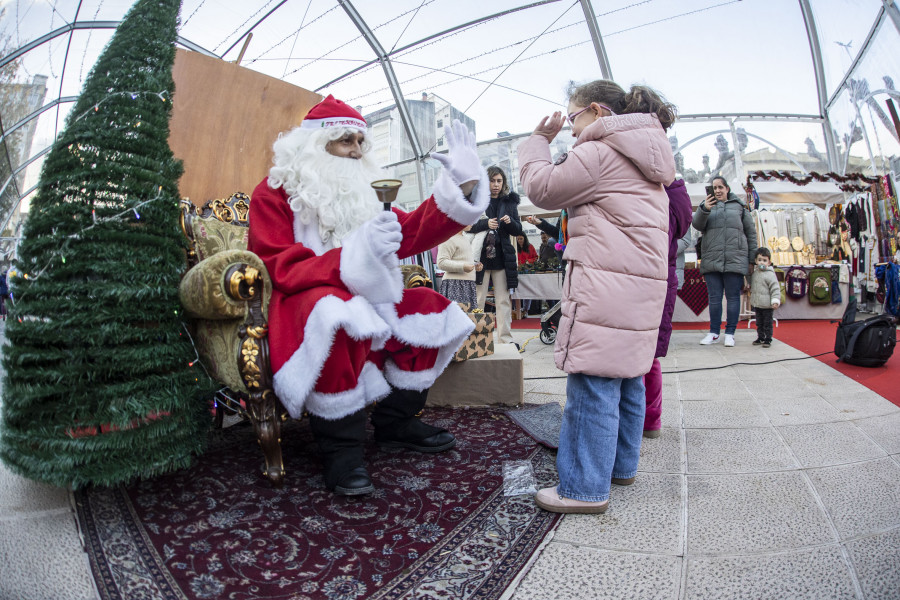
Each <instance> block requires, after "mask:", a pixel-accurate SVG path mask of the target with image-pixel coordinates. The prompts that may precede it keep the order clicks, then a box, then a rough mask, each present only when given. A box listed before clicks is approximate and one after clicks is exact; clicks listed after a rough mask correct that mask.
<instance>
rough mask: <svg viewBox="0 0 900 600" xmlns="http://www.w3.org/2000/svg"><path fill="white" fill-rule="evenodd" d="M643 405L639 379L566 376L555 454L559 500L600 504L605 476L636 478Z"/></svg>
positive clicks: (606, 493) (605, 487)
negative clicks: (564, 399)
mask: <svg viewBox="0 0 900 600" xmlns="http://www.w3.org/2000/svg"><path fill="white" fill-rule="evenodd" d="M646 405H647V404H646V400H645V398H644V379H643V377H631V378H629V379H610V378H608V377H595V376H593V375H584V374H581V373H570V374H569V378H568V381H567V383H566V408H565V410H564V411H563V419H562V428H561V429H560V432H559V452H558V453H557V455H556V470H557V472H558V473H559V486H558V487H557V492H558V493H559V495H560V496H563V497H565V498H571V499H573V500H584V501H585V502H603V501H604V500H607V499H608V498H609V485H610V478H611V477H615V478H617V479H628V478H629V477H634V476H635V475H636V474H637V468H638V460H639V459H640V456H641V436H642V435H643V431H644V410H645V409H646Z"/></svg>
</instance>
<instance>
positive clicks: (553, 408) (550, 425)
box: [506, 402, 563, 450]
mask: <svg viewBox="0 0 900 600" xmlns="http://www.w3.org/2000/svg"><path fill="white" fill-rule="evenodd" d="M562 414H563V410H562V406H560V405H559V403H558V402H548V403H547V404H541V405H539V406H534V407H527V408H521V409H518V410H508V411H506V416H508V417H509V418H510V419H512V421H513V422H514V423H516V424H517V425H518V426H519V427H521V428H522V429H524V430H525V432H526V433H527V434H528V435H530V436H531V437H532V438H534V440H535V441H536V442H538V443H539V444H543V445H544V446H547V447H548V448H552V449H554V450H556V449H557V448H559V430H560V428H561V427H562Z"/></svg>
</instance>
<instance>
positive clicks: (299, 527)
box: [76, 408, 559, 600]
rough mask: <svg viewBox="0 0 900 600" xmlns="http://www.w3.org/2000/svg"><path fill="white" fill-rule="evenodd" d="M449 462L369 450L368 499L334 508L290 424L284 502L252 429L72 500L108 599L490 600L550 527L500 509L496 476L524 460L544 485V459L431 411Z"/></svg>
mask: <svg viewBox="0 0 900 600" xmlns="http://www.w3.org/2000/svg"><path fill="white" fill-rule="evenodd" d="M425 420H426V421H427V422H430V423H433V424H435V425H439V426H442V427H446V428H448V429H450V430H451V431H452V432H453V433H454V434H455V435H456V437H457V440H458V442H457V445H456V447H455V448H453V449H452V450H448V451H447V452H443V453H440V454H420V453H416V452H412V451H406V450H380V449H378V447H377V446H376V445H375V444H374V441H372V439H371V438H372V436H371V431H370V432H369V440H370V441H369V445H368V447H367V449H366V453H367V454H366V455H367V460H368V468H369V473H370V475H371V478H372V480H373V483H374V484H375V486H376V492H375V493H374V494H371V495H369V496H361V497H355V498H346V497H338V496H334V495H333V494H331V493H330V492H328V491H327V490H326V489H325V487H324V484H323V481H322V477H321V474H320V473H321V472H320V463H319V460H318V458H317V456H316V453H315V443H314V442H313V441H312V434H311V433H310V431H309V427H308V425H307V424H306V423H305V422H303V423H297V422H290V423H286V425H287V426H286V427H285V430H284V431H283V435H282V448H283V451H284V456H285V468H286V470H287V475H286V477H285V485H284V487H283V488H282V489H276V488H274V487H272V486H271V485H270V484H269V483H268V481H267V480H265V479H264V478H263V477H262V475H261V474H260V471H261V468H262V453H261V451H260V449H259V446H258V445H257V443H256V438H255V436H254V433H253V429H252V427H250V426H249V425H248V424H241V425H236V426H234V427H230V428H228V429H225V430H222V431H216V432H214V434H213V436H212V440H211V442H210V445H209V448H208V450H207V451H206V453H205V454H204V455H203V456H201V457H200V458H199V459H198V460H197V463H196V464H195V465H194V466H193V467H191V468H190V469H187V470H183V471H179V472H177V473H172V474H169V475H165V476H161V477H157V478H155V479H152V480H148V481H142V482H138V483H134V484H132V485H129V486H120V487H117V488H88V489H86V490H82V491H80V492H78V493H77V496H76V500H77V509H78V520H79V524H80V527H81V529H82V531H83V534H84V537H85V540H86V546H87V551H88V554H89V558H90V563H91V569H92V571H93V575H94V578H95V580H96V582H97V587H98V589H99V591H100V596H101V598H102V599H103V600H133V599H134V598H159V599H165V600H170V599H171V600H186V599H201V598H203V599H208V598H223V599H225V598H227V599H229V600H250V599H254V600H256V599H269V598H271V599H278V600H313V599H329V600H355V599H358V598H371V599H390V600H400V599H410V600H411V599H416V600H418V599H423V598H435V599H437V598H442V599H447V598H453V599H475V598H478V599H494V598H499V597H500V596H501V595H502V594H503V592H504V591H505V590H506V589H507V587H509V585H510V584H511V583H513V582H514V581H515V579H516V577H517V575H518V574H519V573H520V572H521V571H522V570H523V569H524V567H525V566H526V565H527V564H528V562H529V560H530V559H531V557H532V555H533V554H534V553H535V551H536V550H537V549H538V548H539V547H540V545H541V543H542V541H543V540H544V538H545V537H546V536H547V534H548V533H549V532H550V531H552V529H553V528H554V526H555V525H556V523H557V522H558V517H559V515H554V514H551V513H547V512H544V511H542V510H540V509H539V508H537V507H536V506H535V504H534V500H533V499H532V497H531V496H530V495H520V496H509V497H507V496H504V495H503V471H504V464H506V463H508V462H510V461H523V460H524V461H530V462H531V465H532V468H533V470H534V475H535V479H536V485H537V487H538V488H540V487H544V486H547V485H553V484H554V483H555V481H556V469H555V464H554V458H553V456H552V454H551V453H550V452H549V451H548V450H545V449H543V448H541V447H540V446H538V445H537V444H536V443H535V442H534V440H533V439H531V438H530V437H529V436H528V435H526V434H525V432H524V431H522V430H521V429H519V427H517V426H516V425H515V424H513V423H512V422H510V420H509V419H508V418H507V417H506V416H504V414H503V412H502V409H493V408H484V409H481V408H478V409H450V408H429V409H427V410H426V413H425Z"/></svg>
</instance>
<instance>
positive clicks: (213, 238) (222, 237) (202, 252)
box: [191, 216, 250, 261]
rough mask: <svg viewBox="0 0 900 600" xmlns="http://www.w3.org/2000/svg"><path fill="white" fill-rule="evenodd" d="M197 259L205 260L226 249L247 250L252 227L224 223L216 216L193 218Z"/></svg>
mask: <svg viewBox="0 0 900 600" xmlns="http://www.w3.org/2000/svg"><path fill="white" fill-rule="evenodd" d="M191 227H192V229H193V233H194V250H195V251H196V252H197V260H200V261H202V260H204V259H206V258H209V257H210V256H213V255H214V254H218V253H219V252H223V251H225V250H246V249H247V240H248V236H249V232H250V229H249V228H247V227H242V226H240V225H233V224H231V223H223V222H222V221H220V220H218V219H217V218H216V217H214V216H213V217H208V218H205V219H204V218H201V217H196V218H194V219H192V220H191Z"/></svg>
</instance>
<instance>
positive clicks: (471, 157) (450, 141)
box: [431, 119, 484, 185]
mask: <svg viewBox="0 0 900 600" xmlns="http://www.w3.org/2000/svg"><path fill="white" fill-rule="evenodd" d="M444 138H445V139H446V140H447V146H448V147H449V150H448V151H447V154H432V155H431V158H433V159H434V160H436V161H438V162H439V163H441V164H442V165H444V169H446V170H447V172H448V173H449V174H450V179H452V180H453V183H455V184H456V185H462V184H464V183H468V182H470V181H477V180H478V179H480V178H481V174H482V172H483V171H484V167H482V166H481V159H480V158H478V150H477V149H476V147H475V134H474V133H471V132H470V131H469V130H468V129H466V126H465V125H463V124H462V123H460V122H459V120H457V119H454V120H453V124H452V125H447V126H445V127H444Z"/></svg>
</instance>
